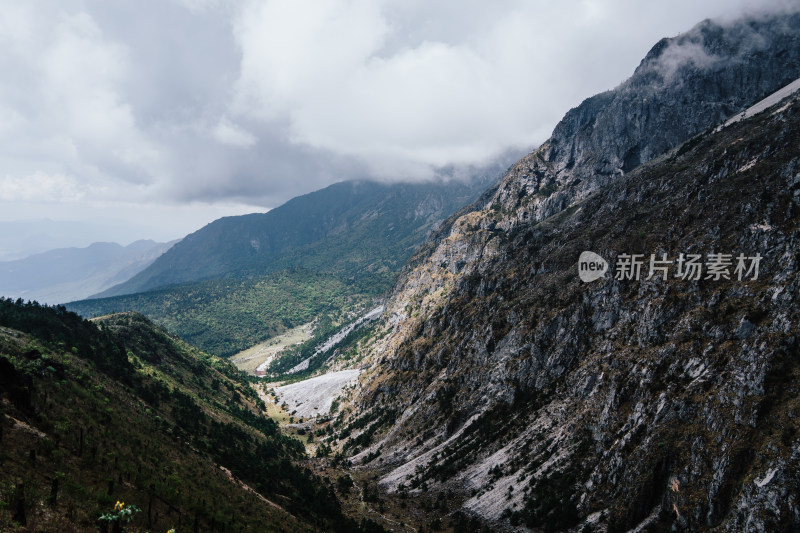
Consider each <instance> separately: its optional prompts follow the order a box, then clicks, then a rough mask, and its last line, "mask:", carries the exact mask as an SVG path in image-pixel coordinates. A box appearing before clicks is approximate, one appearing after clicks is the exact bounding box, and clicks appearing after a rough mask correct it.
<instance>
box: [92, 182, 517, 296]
mask: <svg viewBox="0 0 800 533" xmlns="http://www.w3.org/2000/svg"><path fill="white" fill-rule="evenodd" d="M502 170H503V169H502V168H498V169H497V170H496V171H495V172H494V173H493V174H490V175H488V176H481V177H480V179H477V180H473V181H472V182H469V183H463V182H460V181H451V182H449V183H421V184H383V183H377V182H371V181H358V182H354V181H349V182H341V183H336V184H333V185H331V186H329V187H326V188H324V189H321V190H319V191H315V192H312V193H309V194H306V195H304V196H299V197H297V198H293V199H292V200H289V201H288V202H286V203H285V204H283V205H281V206H280V207H277V208H275V209H273V210H271V211H269V212H267V213H256V214H251V215H242V216H234V217H225V218H221V219H219V220H215V221H214V222H212V223H210V224H208V225H207V226H205V227H203V228H201V229H199V230H198V231H196V232H194V233H192V234H190V235H188V236H186V237H185V238H184V239H183V240H181V241H180V242H179V243H178V244H176V245H175V246H173V247H172V248H171V249H170V250H169V251H168V252H166V253H165V254H164V255H163V256H161V257H159V258H158V259H156V260H155V261H154V262H153V264H152V265H150V266H149V267H147V268H145V269H144V270H142V271H141V272H139V273H138V274H136V275H135V276H133V277H132V278H131V279H130V280H127V281H125V282H124V283H120V284H119V285H117V286H115V287H112V288H110V289H108V290H105V291H103V292H102V293H100V294H97V295H95V297H107V296H118V295H122V294H132V293H139V292H144V291H148V290H151V289H156V288H159V287H165V286H169V285H177V284H183V283H187V282H197V281H202V280H207V279H213V278H222V277H225V278H250V277H253V276H262V275H264V274H267V273H269V272H275V271H278V270H283V269H286V268H304V269H309V270H313V271H315V272H323V273H327V274H333V275H336V276H337V277H340V278H342V279H349V280H356V279H358V278H359V277H361V276H368V277H371V278H374V279H375V282H376V283H379V284H381V285H382V286H385V285H386V283H390V282H391V280H392V279H393V277H394V274H395V273H396V272H397V271H398V270H399V268H400V267H401V266H402V265H403V263H404V262H405V260H406V258H408V256H409V255H411V252H412V251H413V250H414V248H415V247H416V246H417V245H418V244H419V243H421V242H422V241H423V240H424V239H425V236H426V234H427V232H428V231H430V230H431V229H432V228H433V227H434V226H435V224H436V223H438V222H441V221H442V220H443V219H444V218H445V217H447V216H448V215H450V214H451V213H452V212H453V211H455V210H456V209H458V208H460V207H462V206H464V205H466V204H468V203H470V202H471V201H473V200H474V199H475V198H476V197H477V195H478V194H479V193H480V192H482V191H483V190H484V189H485V188H486V187H488V185H489V184H490V183H491V179H492V178H496V177H498V175H499V173H500V172H501V171H502Z"/></svg>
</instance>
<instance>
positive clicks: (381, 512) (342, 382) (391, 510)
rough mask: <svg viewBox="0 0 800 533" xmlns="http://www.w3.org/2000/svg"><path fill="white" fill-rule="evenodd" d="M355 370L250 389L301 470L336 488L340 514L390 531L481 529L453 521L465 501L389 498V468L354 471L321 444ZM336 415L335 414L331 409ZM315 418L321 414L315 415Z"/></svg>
mask: <svg viewBox="0 0 800 533" xmlns="http://www.w3.org/2000/svg"><path fill="white" fill-rule="evenodd" d="M358 373H359V371H358V370H344V371H339V372H331V373H329V374H323V375H321V376H317V377H314V378H309V379H307V380H303V381H299V382H297V383H292V384H288V385H280V384H278V383H257V384H254V385H253V386H254V387H255V389H256V391H257V392H258V395H259V397H261V399H262V400H264V403H265V405H266V406H267V411H266V414H267V415H268V416H269V417H271V418H273V419H274V420H276V421H277V422H278V423H279V425H280V428H281V430H282V431H283V432H284V433H285V434H286V435H289V436H291V437H294V438H297V439H299V440H300V441H301V442H303V444H304V445H305V447H306V452H307V454H308V459H306V460H305V461H304V464H303V466H305V467H307V468H309V469H311V470H312V471H313V472H314V473H315V474H317V475H319V476H321V477H323V478H325V479H328V480H329V481H330V482H331V483H332V484H333V485H334V486H335V487H336V493H337V495H338V496H339V499H340V501H341V503H342V510H343V511H344V513H345V514H346V515H347V516H349V517H351V518H354V519H356V520H358V521H361V520H363V519H370V520H373V521H375V522H376V523H378V524H380V525H381V526H383V527H384V528H385V529H386V530H388V531H394V532H401V533H413V532H422V531H443V532H448V531H480V530H481V529H480V527H481V526H480V525H479V524H477V523H475V522H474V521H473V522H472V523H471V522H470V521H469V520H468V519H466V518H463V517H460V516H453V515H452V514H451V513H452V512H453V511H455V510H456V509H459V508H460V507H461V506H462V504H463V503H464V501H465V500H466V498H465V497H463V496H459V495H455V494H448V495H446V496H443V495H441V494H428V493H425V492H422V493H418V494H409V493H402V494H401V493H397V492H394V493H387V492H386V491H385V489H384V488H382V487H380V486H379V484H378V480H379V479H380V478H381V477H382V476H384V475H385V474H386V473H387V472H388V471H389V470H390V468H373V467H365V466H352V465H350V464H349V463H348V462H347V461H346V460H345V459H343V457H342V455H341V453H340V452H341V450H338V449H337V448H336V444H335V443H334V444H332V445H329V444H328V443H327V442H326V441H324V440H323V438H324V436H325V435H327V434H328V433H329V431H331V429H332V428H330V426H331V424H332V422H333V419H334V418H333V415H330V416H328V415H327V414H328V413H329V410H330V408H331V404H332V403H333V402H335V398H336V396H338V394H339V393H340V391H341V390H342V389H343V388H344V387H346V386H347V385H348V384H349V383H352V381H353V380H354V379H355V378H356V377H357V376H358ZM334 411H335V409H334ZM317 413H324V414H323V415H320V416H317Z"/></svg>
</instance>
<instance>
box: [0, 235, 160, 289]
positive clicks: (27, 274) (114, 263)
mask: <svg viewBox="0 0 800 533" xmlns="http://www.w3.org/2000/svg"><path fill="white" fill-rule="evenodd" d="M174 243H175V242H170V243H158V242H154V241H150V240H140V241H136V242H134V243H131V244H129V245H128V246H121V245H119V244H116V243H110V242H97V243H94V244H92V245H90V246H87V247H86V248H61V249H57V250H51V251H48V252H43V253H40V254H35V255H32V256H30V257H26V258H24V259H18V260H15V261H5V262H0V295H2V296H6V297H9V298H22V299H24V300H31V301H33V300H36V301H38V302H39V303H48V304H58V303H63V302H69V301H72V300H76V299H80V298H86V297H88V296H90V295H92V294H94V293H96V292H99V291H102V290H105V289H107V288H109V287H112V286H114V285H116V284H118V283H120V282H122V281H125V280H127V279H129V278H130V277H131V276H133V275H135V274H136V273H137V272H139V271H141V270H142V269H144V268H146V267H147V266H148V265H150V263H152V262H153V261H154V260H155V259H156V258H157V257H158V256H160V255H161V254H163V253H164V252H165V251H166V250H168V249H169V248H170V247H171V246H172V245H173V244H174Z"/></svg>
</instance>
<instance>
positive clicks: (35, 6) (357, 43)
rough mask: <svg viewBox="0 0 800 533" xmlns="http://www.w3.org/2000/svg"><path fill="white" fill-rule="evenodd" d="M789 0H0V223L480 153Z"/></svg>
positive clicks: (255, 207) (172, 214) (532, 137)
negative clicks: (656, 53)
mask: <svg viewBox="0 0 800 533" xmlns="http://www.w3.org/2000/svg"><path fill="white" fill-rule="evenodd" d="M797 4H798V1H797V0H795V1H793V2H792V1H788V0H758V1H755V0H750V1H747V0H704V1H703V2H698V1H697V0H672V1H669V2H664V1H661V2H642V1H641V0H558V1H556V0H520V1H515V0H495V1H493V2H488V1H486V0H482V1H477V0H441V1H430V0H427V1H423V0H309V1H306V0H241V1H234V0H96V1H95V0H0V74H1V76H2V77H1V78H0V79H1V80H2V81H0V222H4V221H12V220H23V219H25V220H32V219H44V218H49V219H52V220H57V221H60V220H69V221H72V222H73V224H74V225H75V227H80V228H82V229H81V230H80V231H81V235H80V238H78V237H75V236H73V237H74V238H73V242H67V241H69V238H67V237H64V241H65V242H64V245H76V244H82V243H80V242H75V239H78V240H80V239H83V240H84V241H85V243H83V244H88V243H89V242H91V241H93V240H101V239H102V240H116V241H119V242H122V243H123V244H125V243H126V242H130V241H131V240H133V239H135V238H154V239H159V240H168V239H173V238H177V237H180V236H183V235H185V234H186V233H188V232H190V231H193V230H195V229H197V228H199V227H200V226H202V225H203V224H205V223H207V222H209V221H211V220H213V219H215V218H218V217H220V216H223V215H231V214H241V213H246V212H253V211H264V210H266V209H269V208H270V207H274V206H276V205H279V204H280V203H282V202H283V201H285V200H287V199H289V198H291V197H293V196H296V195H298V194H302V193H306V192H310V191H312V190H315V189H318V188H321V187H323V186H325V185H327V184H329V183H332V182H334V181H340V180H343V179H352V178H365V177H374V178H378V179H382V180H422V179H431V177H433V176H435V175H436V174H437V170H438V169H442V168H456V169H464V168H470V167H471V166H472V167H474V166H480V165H482V164H485V163H487V162H490V161H491V160H493V159H494V158H497V157H498V156H500V155H502V154H504V153H507V151H508V150H519V149H530V148H533V147H535V146H536V145H537V144H539V143H541V142H542V141H543V140H545V139H546V138H547V136H548V135H549V133H550V132H551V131H552V128H553V126H554V125H555V124H556V122H557V121H558V119H559V118H560V117H561V116H562V115H563V114H564V112H565V111H567V110H568V109H569V108H571V107H574V106H575V105H577V104H578V103H579V102H580V101H581V100H582V99H583V98H586V97H588V96H591V95H592V94H595V93H597V92H599V91H602V90H606V89H610V88H613V87H614V86H616V85H617V84H618V83H620V82H621V81H622V80H624V79H625V78H626V77H627V76H629V75H630V74H631V73H632V72H633V69H634V68H635V67H636V65H637V64H638V63H639V61H640V60H641V58H642V57H643V56H644V54H645V53H646V52H647V50H648V49H649V48H650V47H651V46H652V45H653V44H654V43H655V42H656V41H657V40H658V39H659V38H661V37H663V36H673V35H676V34H678V33H680V32H682V31H685V30H688V29H689V28H690V27H691V26H693V25H694V24H695V23H697V22H699V21H700V20H702V19H704V18H709V17H710V18H719V17H722V18H728V19H730V18H733V17H736V16H739V15H741V14H742V13H749V12H753V11H754V10H756V9H764V8H779V7H785V6H787V5H795V6H796V5H797ZM79 223H80V224H83V225H80V224H79ZM87 223H88V224H89V226H87V225H86V224H87ZM65 227H66V226H65ZM87 228H94V229H93V230H92V229H87ZM0 251H2V250H0Z"/></svg>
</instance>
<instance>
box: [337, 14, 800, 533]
mask: <svg viewBox="0 0 800 533" xmlns="http://www.w3.org/2000/svg"><path fill="white" fill-rule="evenodd" d="M798 23H800V15H797V14H795V15H791V16H782V17H776V18H775V19H772V20H767V19H761V20H758V21H753V20H749V21H740V22H738V23H735V24H730V25H727V26H720V25H717V24H714V23H711V22H704V23H702V24H700V25H699V26H697V27H696V28H694V29H693V30H692V31H690V32H689V33H687V34H685V35H683V36H679V37H677V38H675V39H671V40H665V41H662V42H660V43H659V44H658V45H656V47H654V49H653V50H652V51H651V52H650V54H648V56H647V57H646V58H645V60H644V61H643V62H642V65H640V67H639V68H638V69H637V71H636V73H635V74H634V76H633V77H632V78H631V80H629V81H627V82H625V83H623V84H622V85H621V86H620V87H619V88H618V89H616V90H615V91H611V92H609V93H605V94H603V95H599V96H598V97H595V98H592V99H589V100H587V101H586V102H584V103H583V104H581V106H579V107H578V108H576V109H575V110H573V111H571V112H570V113H568V114H567V116H566V117H565V119H564V120H563V121H562V123H561V124H559V126H558V127H557V128H556V131H555V132H554V135H553V137H552V138H551V139H550V141H548V142H547V143H545V144H544V145H543V146H542V147H541V148H539V149H538V150H536V151H534V152H532V153H531V154H529V155H528V156H526V157H525V158H523V159H522V160H521V161H520V162H519V163H517V165H515V166H514V167H513V168H512V169H511V171H510V172H509V173H508V175H507V176H506V177H505V178H504V179H503V180H501V182H500V183H499V184H498V185H497V186H496V187H495V188H493V189H491V190H490V191H488V192H487V193H486V194H485V195H484V196H483V197H482V198H481V199H480V200H479V201H478V202H477V203H476V204H474V205H473V206H472V208H471V209H464V210H462V211H461V212H460V213H458V214H457V215H454V216H453V217H451V218H450V219H449V220H448V221H447V222H446V223H445V224H443V226H442V227H441V228H440V229H439V230H438V231H437V232H436V233H435V234H434V235H433V236H432V237H431V238H430V239H429V240H428V241H427V243H426V244H425V245H424V246H423V247H422V248H421V249H420V251H419V252H418V253H417V254H416V255H415V256H414V257H413V258H412V260H411V261H410V263H409V265H408V267H407V269H406V271H405V272H404V273H403V275H401V277H400V278H399V280H398V282H397V283H396V284H395V287H394V290H393V292H392V294H391V296H390V298H389V299H388V302H387V312H386V315H385V316H386V317H387V318H386V320H385V322H384V323H383V325H382V329H381V330H380V333H379V334H378V335H376V339H377V340H376V341H375V342H374V343H373V345H372V347H371V349H370V351H369V355H368V360H369V361H370V363H369V364H368V365H367V369H366V372H364V373H363V374H362V379H361V383H362V387H361V389H360V390H359V391H358V392H357V393H356V394H355V396H354V397H353V398H351V400H350V401H351V405H352V406H354V407H355V412H356V413H365V412H366V413H372V412H374V413H391V420H394V422H392V423H389V429H388V431H385V432H383V433H381V436H380V437H378V438H375V439H373V442H371V443H370V440H369V439H366V441H367V443H368V445H367V446H364V447H360V448H357V453H355V454H354V455H353V461H354V462H355V463H356V464H368V465H370V467H373V468H374V467H378V468H381V469H382V471H383V472H384V475H383V478H382V483H383V485H384V486H385V487H387V488H388V489H389V490H393V491H394V490H396V491H401V492H402V491H419V490H428V491H442V493H444V492H446V491H456V492H460V494H461V495H462V497H463V500H462V509H464V510H467V511H469V512H472V513H475V514H476V515H478V516H481V517H483V518H485V519H487V520H489V521H490V522H492V524H493V526H494V527H497V528H501V529H513V528H517V527H524V528H531V529H534V530H539V529H542V530H545V531H560V530H568V529H573V528H578V527H579V526H580V527H585V528H588V529H589V530H594V529H597V530H599V531H619V530H626V529H631V528H634V527H641V528H644V527H651V528H655V530H662V529H664V530H666V529H670V528H673V527H677V528H678V529H688V530H706V529H718V530H724V531H741V530H765V531H766V530H788V529H787V528H789V529H791V528H793V527H794V528H796V527H800V507H798V500H797V498H798V495H797V490H796V483H797V479H796V472H797V467H798V464H797V461H798V457H800V442H798V438H797V435H796V432H797V425H798V424H797V422H796V416H797V410H796V409H797V407H798V406H797V405H796V398H797V394H796V393H797V391H796V390H795V389H796V386H795V385H794V383H795V380H796V376H797V374H798V364H797V363H798V357H799V355H798V340H797V339H798V337H797V336H798V333H799V332H798V329H797V328H798V326H797V325H798V314H797V305H796V295H797V294H798V288H800V287H799V286H798V276H797V263H798V256H797V249H798V248H797V246H798V238H800V235H798V192H797V191H798V186H799V184H800V152H799V150H800V143H798V135H799V133H798V132H800V104H798V102H797V100H796V99H795V100H794V101H792V102H791V103H787V104H784V105H783V106H782V107H779V108H778V109H777V110H776V109H774V108H773V109H771V110H770V111H768V112H766V113H762V114H760V115H758V116H756V117H753V118H750V119H747V120H744V121H741V122H739V123H735V124H732V125H731V126H729V127H727V128H724V129H723V130H721V131H719V132H716V133H715V132H714V131H713V129H712V127H713V126H716V125H717V124H720V123H721V122H724V119H726V118H728V117H730V116H732V115H734V114H736V113H738V112H740V111H742V110H743V109H744V108H745V107H747V106H748V105H750V104H752V103H754V102H756V101H758V100H760V99H761V98H763V97H764V96H766V94H768V93H770V92H773V91H775V90H778V89H779V88H780V87H782V86H783V85H786V84H787V83H789V82H791V81H793V80H795V79H797V78H798V77H800V64H799V63H798V52H800V47H797V46H796V43H797V39H798V37H800V31H798V30H799V29H800V26H798ZM744 37H747V39H744ZM686 51H691V52H692V54H689V53H683V52H686ZM700 52H702V53H700ZM709 58H710V59H709ZM715 58H716V59H715ZM723 58H725V59H723ZM667 60H668V61H667ZM656 65H660V66H661V68H655V66H656ZM666 66H669V67H670V69H669V70H664V67H666ZM654 80H655V81H657V82H660V85H659V84H656V85H654V84H653V81H654ZM654 87H655V88H654ZM632 110H633V111H632ZM636 110H639V111H636ZM693 136H694V137H693ZM690 138H691V140H689V139H690ZM686 141H688V142H686ZM681 143H684V144H681ZM673 148H677V150H673V151H671V152H670V151H669V150H672V149H673ZM646 161H649V162H648V163H646V164H645V162H646ZM585 250H592V251H594V252H597V253H598V254H599V255H600V256H602V257H604V258H605V259H607V260H608V261H609V263H611V264H612V265H614V261H615V260H616V261H617V262H619V261H620V260H621V259H624V258H625V257H626V255H629V254H641V256H642V257H643V258H644V259H643V261H644V262H645V264H644V265H643V271H642V272H643V273H645V274H646V273H647V267H648V266H649V263H647V261H648V260H649V259H650V254H654V257H657V258H659V259H660V258H662V257H664V256H663V254H667V258H668V259H671V261H672V263H669V265H670V266H671V267H672V268H673V269H675V268H678V267H677V265H676V261H678V258H679V256H680V254H699V255H700V256H701V257H702V261H709V259H708V255H709V254H718V253H722V254H729V255H730V256H731V257H730V259H731V261H733V257H736V256H737V255H738V254H743V255H744V256H746V257H748V258H752V257H756V256H760V257H762V258H763V260H762V262H761V271H760V275H759V277H758V278H757V279H755V280H754V279H747V280H738V279H736V276H735V274H734V270H733V268H734V267H733V266H731V267H730V270H729V277H731V274H734V275H733V277H731V279H724V278H723V279H721V280H714V281H711V280H706V279H699V280H695V281H686V280H676V279H674V278H671V277H670V278H668V279H666V280H663V279H660V278H659V277H654V278H652V279H645V276H644V275H643V276H642V277H641V279H637V280H635V281H634V280H630V279H616V277H615V276H614V274H615V270H614V268H613V267H612V269H611V270H610V272H608V273H607V274H606V277H605V279H603V280H601V281H596V282H594V284H592V285H585V284H583V283H582V282H581V281H580V280H579V278H578V276H577V271H576V267H577V260H578V257H579V255H580V253H581V252H582V251H585ZM726 257H727V256H726ZM706 266H708V265H706ZM672 272H673V273H674V270H673V271H672ZM670 276H672V274H670ZM384 423H385V421H382V420H381V419H380V418H378V420H377V422H375V425H376V428H378V427H383V424H384ZM373 433H374V431H373ZM363 440H364V439H362V442H363ZM581 524H582V525H581Z"/></svg>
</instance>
